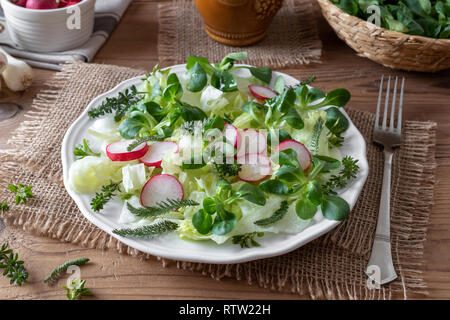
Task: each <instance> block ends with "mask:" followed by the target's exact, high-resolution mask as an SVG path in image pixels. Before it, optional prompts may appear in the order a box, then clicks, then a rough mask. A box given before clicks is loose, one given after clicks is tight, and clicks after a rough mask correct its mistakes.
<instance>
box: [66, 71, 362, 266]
mask: <svg viewBox="0 0 450 320" xmlns="http://www.w3.org/2000/svg"><path fill="white" fill-rule="evenodd" d="M172 72H175V73H177V74H181V73H184V72H185V67H184V65H176V66H174V67H172ZM279 75H282V76H283V77H284V80H285V83H286V85H288V86H291V85H297V84H298V80H296V79H294V78H293V77H291V76H289V75H286V74H283V73H280V72H273V76H272V79H273V80H272V81H274V79H276V77H277V76H279ZM141 79H142V76H139V77H136V78H133V79H129V80H126V81H124V82H122V83H121V84H119V85H118V86H117V87H115V88H114V89H112V90H111V91H109V92H107V93H105V94H102V95H100V96H98V97H97V98H95V99H94V100H93V101H92V102H91V103H90V104H89V105H88V106H87V108H86V110H85V111H84V112H83V113H82V114H81V115H80V117H79V118H78V119H77V120H76V121H75V122H74V123H73V124H72V126H71V127H70V128H69V130H67V132H66V135H65V136H64V140H63V144H62V162H63V169H64V185H65V187H66V189H67V192H68V193H69V194H70V196H71V197H72V198H73V199H74V200H75V202H76V204H77V205H78V207H79V208H80V210H81V212H82V213H83V215H84V216H85V217H86V218H87V219H89V220H90V221H91V222H92V223H94V224H95V225H96V226H97V227H99V228H100V229H102V230H104V231H105V232H107V233H109V234H110V235H112V236H113V237H115V238H117V239H119V240H120V241H122V242H123V243H125V244H127V245H128V246H130V247H133V248H136V249H138V250H140V251H142V252H146V253H149V254H152V255H156V256H160V257H164V258H169V259H175V260H184V261H192V262H204V263H239V262H245V261H251V260H257V259H261V258H268V257H273V256H277V255H281V254H284V253H287V252H289V251H292V250H294V249H297V248H299V247H301V246H303V245H304V244H306V243H308V242H310V241H311V240H314V239H316V238H317V237H319V236H321V235H323V234H324V233H326V232H328V231H330V230H331V229H333V228H334V227H336V226H337V225H338V224H339V223H340V222H338V221H331V220H326V219H325V218H323V216H322V213H321V212H320V209H319V212H318V213H317V214H316V217H315V218H314V219H313V221H312V223H311V225H310V226H309V227H307V228H306V229H304V230H303V231H302V232H300V233H298V234H269V233H266V235H265V236H264V237H263V238H258V242H259V243H260V244H261V246H260V247H252V248H245V249H242V248H241V247H240V246H239V245H233V244H231V241H228V242H226V243H225V244H222V245H217V244H215V243H214V242H212V241H186V240H181V239H179V238H178V236H177V234H176V233H170V234H165V235H162V236H159V237H157V238H154V239H150V240H136V239H129V238H124V237H120V236H117V235H115V234H113V233H112V230H114V229H116V228H124V226H123V225H121V224H119V223H118V219H119V215H120V210H121V208H122V203H121V202H120V201H118V200H117V201H110V202H111V203H109V204H108V206H107V207H106V210H103V211H102V212H101V213H94V212H93V211H92V210H91V208H90V205H89V203H90V201H91V198H92V195H84V194H78V193H75V192H74V191H72V190H71V189H70V188H69V183H68V172H69V167H70V165H71V164H72V163H73V162H74V161H75V159H74V156H73V148H74V145H75V144H78V143H80V142H81V141H82V140H83V138H84V137H86V135H87V129H88V128H89V126H90V125H91V124H92V123H93V120H92V119H90V118H89V117H88V115H87V111H88V110H89V109H91V108H93V107H96V106H98V105H99V104H101V102H102V101H103V100H104V99H105V98H107V97H115V96H117V94H118V93H119V92H121V91H124V90H125V89H127V88H129V87H130V86H131V85H133V84H134V85H139V84H141ZM272 85H273V83H272ZM341 110H342V109H341ZM342 111H343V110H342ZM343 113H344V114H345V115H346V116H347V118H348V115H347V114H346V113H345V111H343ZM349 122H350V127H349V128H348V130H347V131H346V132H345V134H344V137H345V143H344V146H343V147H341V152H342V154H343V155H349V156H352V157H353V158H355V159H358V160H359V162H358V164H359V167H360V170H359V174H358V177H357V178H356V179H355V180H354V181H353V182H352V184H351V185H350V186H349V187H348V188H347V189H345V190H344V191H343V192H342V193H341V194H340V196H341V197H342V198H344V199H345V200H346V201H347V202H348V203H349V205H350V207H351V208H353V206H354V205H355V203H356V200H357V199H358V196H359V193H360V192H361V190H362V188H363V186H364V183H365V182H366V178H367V175H368V171H369V168H368V164H367V159H366V144H365V141H364V138H363V136H362V135H361V133H360V132H359V131H358V129H357V128H356V127H355V125H354V124H353V123H352V121H351V119H350V118H349Z"/></svg>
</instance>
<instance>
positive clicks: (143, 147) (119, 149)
mask: <svg viewBox="0 0 450 320" xmlns="http://www.w3.org/2000/svg"><path fill="white" fill-rule="evenodd" d="M133 142H134V140H121V141H117V142H113V143H110V144H108V145H107V146H106V155H107V156H108V158H110V159H111V160H112V161H131V160H136V159H139V158H142V157H143V156H144V155H145V154H146V153H147V150H148V144H147V142H143V143H141V144H140V145H138V146H137V147H136V148H134V149H133V150H131V151H128V146H129V145H130V144H131V143H133Z"/></svg>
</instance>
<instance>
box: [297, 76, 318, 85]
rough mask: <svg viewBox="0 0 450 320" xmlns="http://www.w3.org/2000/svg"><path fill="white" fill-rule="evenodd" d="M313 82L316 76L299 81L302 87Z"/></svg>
mask: <svg viewBox="0 0 450 320" xmlns="http://www.w3.org/2000/svg"><path fill="white" fill-rule="evenodd" d="M314 81H316V76H314V75H312V76H311V77H309V78H306V79H305V80H302V81H300V85H301V86H303V85H305V84H311V83H313V82H314Z"/></svg>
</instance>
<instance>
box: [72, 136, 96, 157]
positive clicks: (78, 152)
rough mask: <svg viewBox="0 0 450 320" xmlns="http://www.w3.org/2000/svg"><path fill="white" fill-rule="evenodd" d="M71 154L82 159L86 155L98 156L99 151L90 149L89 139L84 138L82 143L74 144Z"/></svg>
mask: <svg viewBox="0 0 450 320" xmlns="http://www.w3.org/2000/svg"><path fill="white" fill-rule="evenodd" d="M73 155H74V156H75V158H76V159H77V160H79V159H83V158H84V157H87V156H94V157H100V153H95V152H94V151H92V149H91V147H89V141H88V140H86V139H83V144H77V145H75V149H74V150H73Z"/></svg>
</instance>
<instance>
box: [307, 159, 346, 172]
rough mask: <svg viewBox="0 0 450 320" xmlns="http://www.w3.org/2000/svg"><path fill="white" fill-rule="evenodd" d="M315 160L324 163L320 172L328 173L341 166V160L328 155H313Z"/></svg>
mask: <svg viewBox="0 0 450 320" xmlns="http://www.w3.org/2000/svg"><path fill="white" fill-rule="evenodd" d="M313 161H321V162H322V163H323V164H324V166H323V168H322V170H321V171H320V173H327V172H330V171H333V170H336V169H339V167H340V166H341V162H340V161H339V160H338V159H335V158H331V157H327V156H320V155H313Z"/></svg>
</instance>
